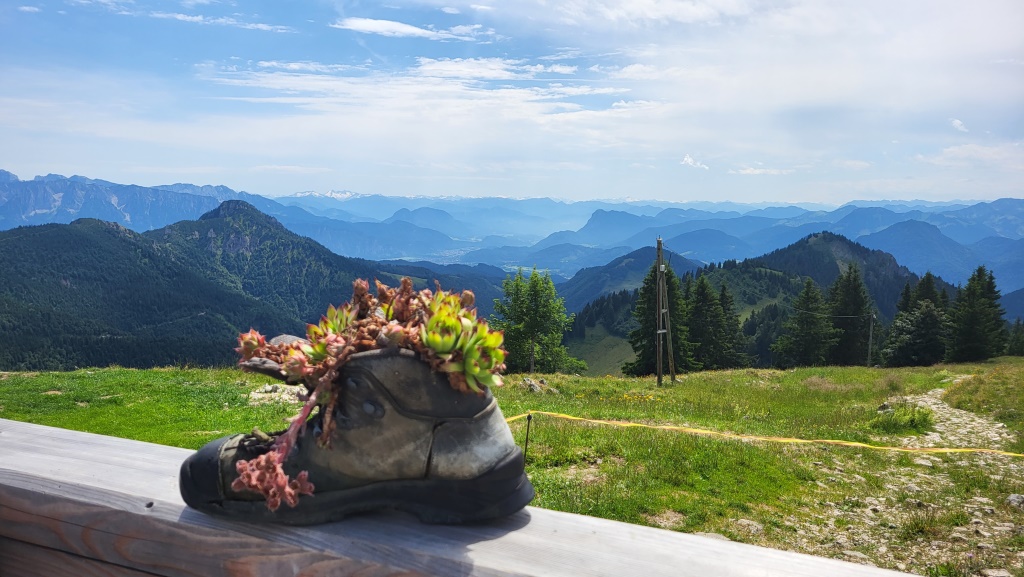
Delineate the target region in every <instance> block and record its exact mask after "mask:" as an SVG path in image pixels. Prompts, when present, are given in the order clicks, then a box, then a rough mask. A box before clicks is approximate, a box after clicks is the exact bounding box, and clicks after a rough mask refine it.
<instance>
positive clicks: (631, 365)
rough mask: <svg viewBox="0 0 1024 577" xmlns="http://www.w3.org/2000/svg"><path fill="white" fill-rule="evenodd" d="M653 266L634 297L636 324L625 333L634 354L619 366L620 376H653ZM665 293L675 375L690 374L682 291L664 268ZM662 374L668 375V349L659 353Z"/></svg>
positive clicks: (655, 321) (655, 273)
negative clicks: (631, 358) (633, 356)
mask: <svg viewBox="0 0 1024 577" xmlns="http://www.w3.org/2000/svg"><path fill="white" fill-rule="evenodd" d="M657 266H658V265H657V264H654V265H652V266H651V270H650V271H649V272H648V273H647V276H646V277H645V278H644V284H643V286H642V287H640V292H639V294H638V296H637V301H636V308H635V309H634V310H633V317H634V319H635V320H636V322H637V324H638V325H639V326H637V328H635V329H633V330H632V331H630V333H629V344H630V346H632V347H633V352H634V353H636V360H633V361H631V362H627V363H625V364H623V365H622V372H623V373H624V374H626V375H631V376H645V375H652V374H655V373H657V370H658V361H657V358H658V354H657V340H656V339H657V338H658V334H657V333H658V317H657V306H658V293H657V292H656V291H657V285H658V271H657ZM665 289H666V290H665V293H666V295H667V297H668V302H667V303H665V305H666V308H668V311H669V320H670V322H671V328H672V349H673V353H674V357H673V358H674V360H675V366H676V371H678V372H685V371H689V370H693V368H694V362H693V357H692V354H691V352H690V346H691V345H690V343H689V341H688V334H687V330H686V323H685V320H686V314H685V305H684V302H683V294H682V287H681V285H680V282H679V277H677V276H676V274H675V273H674V272H673V271H672V267H671V266H670V265H668V264H665ZM663 352H664V354H663V355H662V371H663V372H664V373H667V372H668V349H667V347H666V348H665V349H664V350H663Z"/></svg>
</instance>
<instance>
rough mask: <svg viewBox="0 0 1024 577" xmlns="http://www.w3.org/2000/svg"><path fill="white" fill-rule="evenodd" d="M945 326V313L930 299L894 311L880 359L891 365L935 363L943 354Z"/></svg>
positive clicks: (903, 365)
mask: <svg viewBox="0 0 1024 577" xmlns="http://www.w3.org/2000/svg"><path fill="white" fill-rule="evenodd" d="M945 327H946V315H945V313H944V312H943V311H942V310H941V309H939V308H938V307H937V306H935V303H933V302H932V301H931V300H929V299H925V300H923V301H921V302H919V303H918V304H917V308H915V309H914V310H911V311H906V312H900V313H897V314H896V318H895V319H893V323H892V328H891V330H890V331H889V337H888V339H887V340H886V342H885V346H884V347H883V349H882V360H883V362H884V363H885V365H886V366H890V367H907V366H931V365H934V364H935V363H937V362H939V361H941V360H942V359H943V357H944V356H945V352H946V343H945V339H944V335H945Z"/></svg>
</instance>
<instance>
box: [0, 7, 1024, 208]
mask: <svg viewBox="0 0 1024 577" xmlns="http://www.w3.org/2000/svg"><path fill="white" fill-rule="evenodd" d="M1022 31H1024V2H1021V1H1020V0H1007V1H999V0H972V1H970V2H966V1H964V0H953V1H946V0H900V1H892V0H882V1H876V0H849V1H847V0H837V1H829V2H822V1H820V0H807V1H803V0H792V1H787V0H770V1H759V0H553V1H548V0H516V1H504V2H499V1H497V0H468V1H463V0H442V1H434V0H391V1H389V2H386V3H377V2H363V1H354V2H347V1H341V0H336V1H327V0H324V1H319V0H289V1H287V2H284V1H281V0H253V1H245V0H236V1H230V0H178V1H156V0H41V1H34V0H5V1H4V2H3V3H0V168H2V169H5V170H8V171H11V172H13V173H15V174H17V175H18V176H19V177H21V178H22V179H26V180H27V179H30V178H32V177H33V176H35V175H42V174H48V173H56V174H64V175H72V174H80V175H83V176H88V177H91V178H100V179H104V180H109V181H113V182H118V183H123V184H140V185H145V186H153V185H159V184H170V183H175V182H187V183H192V184H222V185H225V186H229V187H231V188H233V189H235V190H244V191H248V192H251V193H256V194H263V195H269V196H276V195H284V194H292V193H295V192H300V191H318V192H327V191H329V190H338V191H341V190H346V191H353V192H357V193H363V194H385V195H427V196H507V197H517V198H523V197H541V196H547V197H552V198H558V199H564V200H567V201H573V200H589V199H657V200H666V201H678V202H685V201H695V200H701V201H707V200H723V201H724V200H728V201H735V202H771V203H777V202H793V203H796V202H817V203H826V204H836V205H838V204H842V203H844V202H847V201H850V200H855V199H859V200H878V199H901V200H909V199H921V200H929V201H949V200H953V199H964V200H992V199H996V198H1003V197H1014V198H1021V197H1024V32H1022Z"/></svg>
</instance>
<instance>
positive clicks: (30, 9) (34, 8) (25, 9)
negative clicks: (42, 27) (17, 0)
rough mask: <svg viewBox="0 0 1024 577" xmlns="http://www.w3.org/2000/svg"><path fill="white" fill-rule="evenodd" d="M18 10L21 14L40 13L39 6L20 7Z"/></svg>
mask: <svg viewBox="0 0 1024 577" xmlns="http://www.w3.org/2000/svg"><path fill="white" fill-rule="evenodd" d="M18 10H19V11H21V12H39V7H38V6H18Z"/></svg>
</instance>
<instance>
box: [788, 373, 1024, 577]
mask: <svg viewBox="0 0 1024 577" xmlns="http://www.w3.org/2000/svg"><path fill="white" fill-rule="evenodd" d="M958 378H960V379H963V378H970V376H961V377H958ZM943 393H944V389H935V390H932V391H929V392H928V393H925V394H923V395H914V396H907V397H903V398H902V399H894V400H893V402H899V401H904V402H910V403H916V404H918V405H921V406H926V407H928V408H930V409H931V410H932V412H933V416H934V421H935V430H934V431H933V432H930V433H927V434H925V435H920V436H912V437H904V438H900V437H897V438H890V439H888V440H889V442H890V443H891V444H893V445H897V446H905V447H965V448H987V449H1003V448H1004V447H1005V446H1006V444H1007V443H1008V442H1010V441H1012V440H1014V436H1013V434H1012V433H1011V432H1009V431H1008V430H1007V429H1006V426H1005V425H1003V424H1002V423H998V422H996V421H993V420H992V419H989V418H987V417H985V416H982V415H977V414H975V413H971V412H968V411H963V410H959V409H955V408H953V407H950V406H949V405H947V404H946V403H945V402H943V401H942V395H943ZM903 455H904V456H903V457H902V458H901V457H899V456H898V455H897V454H896V453H893V456H892V462H893V466H892V467H891V468H890V469H889V470H888V471H886V472H885V473H884V474H883V475H882V480H883V483H884V487H883V488H881V489H877V488H872V487H870V486H868V485H869V484H868V483H865V482H864V481H865V479H864V477H861V476H860V475H858V474H856V472H855V471H856V470H857V469H858V467H857V463H856V462H855V461H853V462H850V463H843V462H841V461H840V460H838V459H836V460H833V462H832V463H830V464H828V465H826V464H823V463H815V465H817V466H819V467H820V469H821V473H822V475H827V477H825V480H826V482H824V483H823V482H822V481H818V485H819V487H821V495H822V498H832V499H833V501H825V502H823V503H822V505H823V506H824V507H823V510H822V509H816V510H814V511H812V512H811V515H810V516H809V517H808V518H806V519H804V520H802V521H798V520H796V519H790V520H788V521H789V522H788V523H787V524H789V525H790V526H791V527H793V528H795V529H796V532H797V539H796V540H795V542H794V543H793V545H795V546H794V547H793V548H794V549H795V550H799V551H802V552H806V553H811V554H813V555H822V556H827V557H837V558H842V559H846V560H848V561H853V562H859V563H867V564H872V565H878V566H881V567H887V568H891V569H897V570H901V571H908V572H912V573H917V574H927V571H928V568H929V567H937V566H942V567H943V570H945V571H948V573H941V574H943V575H947V574H948V575H965V576H966V575H978V576H981V577H1012V576H1015V575H1024V552H1022V551H1021V546H1020V542H1021V539H1022V536H1024V511H1021V510H1020V509H1017V508H1014V507H1012V506H1009V505H1008V504H1007V503H1006V499H1007V497H1008V496H1009V494H1010V493H1011V490H1012V489H1014V488H1016V490H1017V491H1018V492H1019V491H1020V489H1019V488H1020V487H1021V485H1022V484H1024V459H1021V458H1015V457H1010V456H1004V455H995V454H984V453H952V454H941V455H940V454H927V453H922V454H913V453H911V454H909V458H908V457H907V456H906V455H907V454H905V453H904V454H903ZM965 477H970V478H971V479H972V481H971V483H970V486H968V485H966V484H965V483H964V481H963V479H964V478H965ZM965 489H966V490H965ZM983 489H984V490H983ZM981 492H985V494H987V495H990V496H989V497H985V496H981V495H980V493H981ZM993 495H995V496H994V497H993ZM919 526H926V527H928V528H927V529H925V530H922V531H920V532H913V531H912V528H914V527H919Z"/></svg>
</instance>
